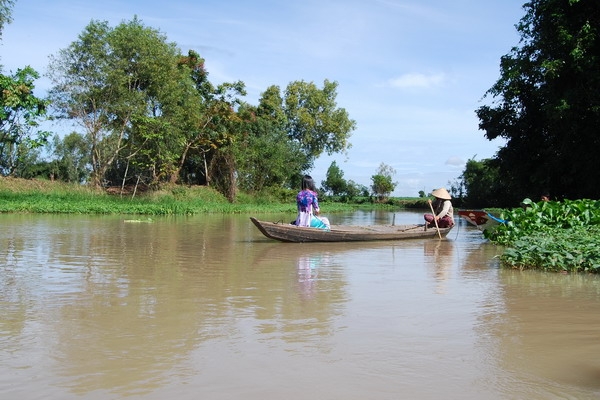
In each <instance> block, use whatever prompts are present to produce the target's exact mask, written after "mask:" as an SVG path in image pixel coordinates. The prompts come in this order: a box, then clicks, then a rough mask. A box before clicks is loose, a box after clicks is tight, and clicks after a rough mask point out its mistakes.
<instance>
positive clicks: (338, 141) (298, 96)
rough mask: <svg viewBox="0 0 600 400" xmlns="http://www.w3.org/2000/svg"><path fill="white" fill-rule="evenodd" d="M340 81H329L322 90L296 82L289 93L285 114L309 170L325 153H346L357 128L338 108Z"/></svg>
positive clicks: (289, 133)
mask: <svg viewBox="0 0 600 400" xmlns="http://www.w3.org/2000/svg"><path fill="white" fill-rule="evenodd" d="M337 86H338V84H337V82H330V81H328V80H325V81H324V82H323V88H322V89H319V88H318V87H317V86H316V85H315V84H314V83H312V82H305V81H295V82H291V83H290V84H288V86H287V88H286V90H285V98H284V104H285V106H284V113H285V116H286V118H287V121H286V123H287V127H286V129H287V132H288V135H289V137H290V139H292V140H294V141H296V142H298V143H299V144H300V147H301V148H302V149H303V151H304V153H305V156H306V164H307V166H308V168H307V169H309V168H310V167H312V165H313V163H314V160H315V159H317V158H318V157H319V156H320V155H321V154H323V152H325V153H327V154H329V155H331V154H333V153H339V152H345V151H346V150H347V149H348V148H349V147H350V143H349V141H348V139H349V138H350V135H351V133H352V131H353V130H354V129H355V128H356V122H355V121H354V120H352V119H350V118H349V115H348V112H347V111H346V110H345V109H344V108H337V103H336V97H337Z"/></svg>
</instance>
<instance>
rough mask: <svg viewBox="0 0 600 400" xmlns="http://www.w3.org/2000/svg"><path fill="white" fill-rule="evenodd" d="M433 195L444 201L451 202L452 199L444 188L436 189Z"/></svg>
mask: <svg viewBox="0 0 600 400" xmlns="http://www.w3.org/2000/svg"><path fill="white" fill-rule="evenodd" d="M431 194H432V195H433V196H435V197H437V198H438V199H442V200H450V199H451V198H452V197H450V193H448V191H447V190H446V189H444V188H439V189H435V190H434V191H433V192H431Z"/></svg>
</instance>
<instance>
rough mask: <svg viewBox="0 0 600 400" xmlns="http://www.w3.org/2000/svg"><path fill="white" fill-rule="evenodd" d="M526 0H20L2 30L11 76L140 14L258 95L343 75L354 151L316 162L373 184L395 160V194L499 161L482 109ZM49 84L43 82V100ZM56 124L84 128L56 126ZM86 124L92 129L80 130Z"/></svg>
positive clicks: (1, 49) (253, 99) (0, 52)
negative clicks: (471, 164)
mask: <svg viewBox="0 0 600 400" xmlns="http://www.w3.org/2000/svg"><path fill="white" fill-rule="evenodd" d="M523 3H525V0H484V1H482V0H453V1H447V0H200V1H198V0H180V1H177V0H171V1H155V0H143V1H142V0H104V1H97V0H16V2H15V5H14V8H13V14H12V17H13V22H12V23H10V24H8V25H6V26H5V27H4V31H3V34H2V41H1V42H0V64H2V65H3V67H4V69H3V72H4V73H5V74H8V73H11V72H15V71H16V70H17V69H18V68H22V67H24V66H26V65H30V66H32V67H33V68H34V69H35V70H37V71H38V72H39V73H40V74H41V75H42V76H43V75H44V74H45V73H46V69H47V66H48V62H49V56H51V55H57V54H58V51H59V50H61V49H65V48H67V47H68V46H69V45H70V44H71V43H72V42H73V41H75V40H77V37H78V35H79V34H81V33H82V32H83V30H84V28H85V27H86V26H87V25H88V24H89V23H90V22H91V21H92V20H99V21H107V22H108V23H109V25H110V26H111V27H116V26H117V25H118V24H120V23H121V22H129V21H131V20H132V19H133V18H134V17H135V16H137V17H138V19H140V20H141V22H142V23H143V24H144V25H145V26H147V27H151V28H154V29H157V30H159V31H160V32H161V33H163V34H164V35H165V36H166V37H167V40H168V41H169V42H173V43H175V44H176V45H177V47H178V48H179V49H180V50H181V52H182V53H184V54H187V52H188V51H189V50H195V51H196V52H198V53H199V54H200V55H201V56H202V57H203V58H204V59H205V67H206V69H207V71H208V73H209V79H210V81H211V82H213V83H214V84H219V83H222V82H234V81H240V80H241V81H243V82H244V83H245V84H246V89H247V92H248V94H247V96H246V97H245V98H244V100H245V101H246V102H248V103H250V104H254V105H256V104H258V99H259V98H260V96H261V94H262V93H263V92H264V91H265V90H266V89H267V88H268V87H269V86H271V85H277V86H279V87H280V88H281V90H282V91H283V90H285V87H286V86H287V85H288V84H289V83H290V82H294V81H300V80H302V81H305V82H313V83H315V84H316V85H317V87H320V88H321V87H322V86H323V82H324V80H329V81H335V82H337V83H338V88H337V106H338V107H339V108H344V109H346V111H347V112H348V114H349V116H350V118H351V119H353V120H354V121H356V129H355V130H354V131H353V132H352V134H351V136H350V139H349V141H350V144H351V148H350V149H349V150H348V152H347V153H346V154H334V155H332V156H328V155H323V156H321V157H320V158H319V159H318V160H317V161H316V162H315V166H314V168H313V169H312V170H311V171H309V173H310V174H311V175H312V177H313V178H314V179H315V181H316V182H317V184H318V186H320V183H321V182H322V181H323V180H324V179H325V178H326V173H327V169H328V168H329V166H330V165H331V163H332V162H333V161H335V162H336V164H337V166H338V167H339V168H340V169H341V171H342V172H343V177H344V179H346V180H352V181H354V182H355V183H358V184H360V185H364V186H367V187H370V186H371V184H372V181H371V177H372V176H373V175H375V174H376V173H377V170H378V168H379V166H380V165H381V164H382V163H383V164H385V165H387V166H390V167H392V168H393V169H394V170H395V174H394V176H393V181H394V182H395V183H396V184H397V185H396V189H395V191H394V192H393V193H392V195H394V196H411V197H414V196H417V195H418V193H419V191H421V190H423V191H424V192H426V193H429V192H431V191H432V190H433V189H435V188H439V187H446V188H448V189H450V188H449V185H450V183H452V182H454V181H455V180H457V179H458V177H459V176H460V174H461V173H462V172H463V170H464V167H465V162H466V161H467V160H469V159H476V160H481V159H485V158H489V157H492V156H493V155H494V154H495V153H496V151H497V150H498V148H499V147H501V146H502V145H503V144H504V142H502V141H501V140H494V141H488V140H487V139H485V136H484V132H483V131H481V130H479V129H478V124H479V121H478V119H477V116H476V114H475V110H476V109H477V108H479V107H480V106H482V105H484V104H490V102H491V99H490V98H484V95H485V93H486V91H487V90H488V89H489V88H490V87H491V86H492V85H493V84H494V83H495V82H496V80H497V79H498V78H499V76H500V69H499V64H500V58H501V57H502V56H503V55H506V54H508V53H509V52H510V49H511V48H512V47H514V46H518V45H519V35H518V32H517V31H516V28H515V25H516V24H517V23H518V22H519V20H520V19H521V18H522V17H523V15H524V10H523V8H522V5H523ZM49 85H50V84H49V81H48V80H47V79H46V78H45V77H42V78H40V79H39V80H38V81H36V89H35V92H34V94H36V95H37V96H40V97H43V96H44V95H45V94H46V91H47V90H48V89H49V87H50V86H49ZM50 129H51V130H52V131H54V132H56V133H58V134H64V133H68V132H71V131H73V130H76V126H64V125H54V126H52V127H51V128H50ZM82 133H83V132H82Z"/></svg>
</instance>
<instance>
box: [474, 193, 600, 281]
mask: <svg viewBox="0 0 600 400" xmlns="http://www.w3.org/2000/svg"><path fill="white" fill-rule="evenodd" d="M501 218H503V219H505V220H507V223H505V224H501V225H498V226H497V227H496V228H495V229H493V230H489V231H486V232H485V236H486V237H487V238H488V239H490V240H491V241H492V242H494V243H497V244H501V245H504V246H507V248H506V250H505V252H504V254H503V255H502V257H501V260H502V262H503V264H504V265H507V266H510V267H513V268H519V269H527V268H532V269H541V270H545V271H557V272H560V271H569V272H600V252H598V250H597V249H598V247H599V246H600V201H597V200H588V199H583V200H565V201H563V202H555V201H550V202H538V203H536V202H533V201H531V200H530V199H525V200H524V201H523V202H522V207H521V208H516V209H514V210H509V211H505V212H503V213H502V216H501Z"/></svg>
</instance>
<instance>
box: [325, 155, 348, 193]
mask: <svg viewBox="0 0 600 400" xmlns="http://www.w3.org/2000/svg"><path fill="white" fill-rule="evenodd" d="M321 185H322V186H323V189H325V191H327V192H329V193H331V194H332V195H334V196H340V195H344V194H347V191H348V182H346V180H345V179H344V172H343V171H342V170H341V169H340V167H338V165H337V163H336V162H335V161H333V162H332V163H331V165H330V166H329V168H327V175H326V179H325V180H324V181H322V182H321Z"/></svg>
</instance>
